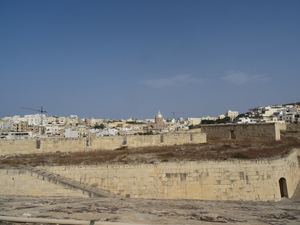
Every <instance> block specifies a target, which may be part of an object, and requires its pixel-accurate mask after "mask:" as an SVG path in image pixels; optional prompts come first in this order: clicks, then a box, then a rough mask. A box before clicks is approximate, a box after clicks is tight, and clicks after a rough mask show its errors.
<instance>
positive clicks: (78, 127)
mask: <svg viewBox="0 0 300 225" xmlns="http://www.w3.org/2000/svg"><path fill="white" fill-rule="evenodd" d="M36 111H39V112H40V114H29V115H25V116H24V117H21V116H18V115H15V116H11V117H4V118H2V119H0V138H1V139H29V138H36V137H38V138H85V137H103V136H116V135H151V134H158V133H168V132H177V131H189V130H193V129H196V128H199V127H201V124H228V123H241V124H248V123H249V124H250V123H281V124H291V123H296V124H299V123H300V102H297V103H289V104H283V105H272V106H261V107H257V108H253V109H249V110H248V112H246V113H242V114H239V113H238V111H232V110H228V111H227V112H226V113H225V114H222V115H219V116H218V117H211V116H206V117H195V118H173V119H164V117H163V113H162V112H160V110H158V112H157V113H156V115H154V116H155V117H154V119H145V120H139V119H134V118H129V119H127V120H114V119H97V118H78V116H76V115H70V116H68V117H57V116H51V117H47V115H46V114H47V111H44V110H43V109H41V110H36Z"/></svg>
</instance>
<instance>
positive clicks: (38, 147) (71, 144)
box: [0, 133, 206, 155]
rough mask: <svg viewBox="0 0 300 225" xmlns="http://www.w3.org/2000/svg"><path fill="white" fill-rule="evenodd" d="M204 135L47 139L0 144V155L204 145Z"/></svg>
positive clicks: (8, 141)
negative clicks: (192, 144) (125, 147)
mask: <svg viewBox="0 0 300 225" xmlns="http://www.w3.org/2000/svg"><path fill="white" fill-rule="evenodd" d="M205 142H206V134H204V133H171V134H163V135H128V136H109V137H99V138H93V139H88V138H81V139H80V138H78V139H77V138H55V139H51V138H45V139H28V140H0V155H8V154H28V153H44V152H57V151H60V152H70V151H82V150H98V149H105V150H113V149H116V148H120V147H122V146H128V147H148V146H164V145H175V144H190V143H194V144H196V143H205Z"/></svg>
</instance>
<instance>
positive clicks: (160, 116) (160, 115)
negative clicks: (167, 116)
mask: <svg viewBox="0 0 300 225" xmlns="http://www.w3.org/2000/svg"><path fill="white" fill-rule="evenodd" d="M155 118H163V115H162V114H161V113H160V110H158V112H157V114H156V116H155Z"/></svg>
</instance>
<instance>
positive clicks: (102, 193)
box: [21, 167, 116, 198]
mask: <svg viewBox="0 0 300 225" xmlns="http://www.w3.org/2000/svg"><path fill="white" fill-rule="evenodd" d="M21 170H26V171H28V172H29V174H30V175H31V176H34V174H35V175H37V177H36V178H37V179H41V180H44V181H48V182H51V183H54V184H56V185H60V186H64V187H67V188H68V189H71V190H78V191H82V193H83V194H86V195H88V196H90V197H109V198H115V197H116V195H115V194H114V193H112V192H110V191H107V190H104V189H101V188H96V187H93V186H91V185H88V184H85V183H81V182H78V181H76V180H73V179H71V178H67V177H64V176H62V175H59V174H55V173H52V172H49V171H45V170H42V169H37V168H34V167H23V168H22V169H21Z"/></svg>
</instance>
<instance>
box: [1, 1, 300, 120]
mask: <svg viewBox="0 0 300 225" xmlns="http://www.w3.org/2000/svg"><path fill="white" fill-rule="evenodd" d="M299 21H300V1H299V0H295V1H293V0H288V1H283V0H281V1H277V0H270V1H269V0H259V1H257V0H251V1H247V0H243V1H241V0H227V1H223V0H207V1H201V0H198V1H196V0H184V1H183V0H181V1H177V0H158V1H157V0H151V1H150V0H137V1H135V0H102V1H101V0H98V1H92V0H89V1H88V0H87V1H83V0H82V1H77V0H72V1H71V0H59V1H58V0H51V1H47V0H45V1H31V0H26V1H16V0H9V1H8V0H0V30H1V32H0V78H1V88H0V95H1V99H0V117H4V116H12V115H21V116H23V115H25V114H33V113H35V112H34V111H29V110H25V109H21V107H30V108H37V109H38V108H40V107H41V106H43V107H44V109H45V110H48V111H49V116H51V115H57V116H69V115H74V114H75V115H78V116H79V117H95V118H111V119H128V118H130V117H134V118H137V119H146V118H154V116H155V114H156V113H157V110H161V112H162V114H163V116H164V117H165V118H172V117H173V114H172V112H175V116H176V117H202V116H207V115H210V116H218V115H220V114H224V113H225V112H226V111H227V110H238V111H239V112H240V113H243V112H246V111H247V110H248V109H249V108H254V107H257V106H259V105H263V106H267V105H274V104H284V103H290V102H297V101H299V100H300V99H299V93H300V91H299V81H300V76H299V75H300V63H299V62H300V45H299V40H300V24H299Z"/></svg>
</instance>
